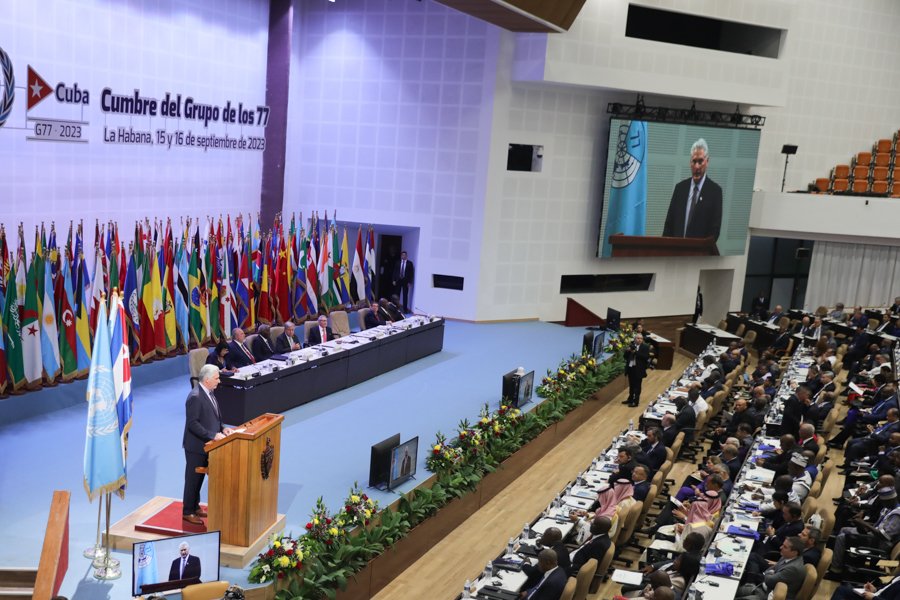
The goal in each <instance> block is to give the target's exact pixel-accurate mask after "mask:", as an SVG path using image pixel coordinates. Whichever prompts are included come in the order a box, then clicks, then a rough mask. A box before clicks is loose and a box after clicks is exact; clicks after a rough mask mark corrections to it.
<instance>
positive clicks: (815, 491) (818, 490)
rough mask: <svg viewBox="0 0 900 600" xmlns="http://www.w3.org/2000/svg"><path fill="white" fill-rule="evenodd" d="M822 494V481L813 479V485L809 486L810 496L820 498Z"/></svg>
mask: <svg viewBox="0 0 900 600" xmlns="http://www.w3.org/2000/svg"><path fill="white" fill-rule="evenodd" d="M821 494H822V482H821V481H813V484H812V487H811V488H809V496H808V497H809V498H818V497H819V496H820V495H821Z"/></svg>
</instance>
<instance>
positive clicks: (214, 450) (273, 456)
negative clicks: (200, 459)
mask: <svg viewBox="0 0 900 600" xmlns="http://www.w3.org/2000/svg"><path fill="white" fill-rule="evenodd" d="M283 420H284V417H283V416H281V415H275V414H272V413H266V414H264V415H260V416H258V417H256V418H255V419H253V420H252V421H247V422H246V423H244V424H243V425H241V426H240V427H237V428H236V429H237V430H239V431H240V433H233V434H231V435H229V436H227V437H225V438H224V439H221V440H218V441H212V442H209V443H207V444H206V446H205V449H206V451H207V453H209V467H207V472H208V473H209V506H208V508H207V510H208V512H209V519H208V522H207V524H206V528H207V530H209V531H215V530H217V529H218V530H219V531H221V532H222V543H223V544H232V545H235V546H250V545H251V544H253V542H254V541H256V540H257V538H258V537H259V536H260V535H262V534H263V533H264V532H265V531H266V530H268V529H269V528H270V527H271V526H272V525H274V524H275V522H276V520H277V519H278V510H277V509H278V470H279V467H280V464H281V457H280V454H281V450H280V448H281V422H282V421H283Z"/></svg>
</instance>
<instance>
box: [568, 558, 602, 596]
mask: <svg viewBox="0 0 900 600" xmlns="http://www.w3.org/2000/svg"><path fill="white" fill-rule="evenodd" d="M596 572H597V559H596V558H592V559H591V560H589V561H587V562H586V563H584V564H583V565H581V568H580V569H578V574H577V575H576V576H575V594H574V595H573V596H572V600H586V598H587V595H588V589H589V588H590V587H591V581H592V580H593V579H594V573H596Z"/></svg>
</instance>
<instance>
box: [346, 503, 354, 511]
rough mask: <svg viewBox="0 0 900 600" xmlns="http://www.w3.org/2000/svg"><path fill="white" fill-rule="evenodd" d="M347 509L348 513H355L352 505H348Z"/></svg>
mask: <svg viewBox="0 0 900 600" xmlns="http://www.w3.org/2000/svg"><path fill="white" fill-rule="evenodd" d="M345 508H346V510H347V512H353V507H352V506H351V505H349V504H348V505H347V506H346V507H345Z"/></svg>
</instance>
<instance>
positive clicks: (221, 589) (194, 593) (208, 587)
mask: <svg viewBox="0 0 900 600" xmlns="http://www.w3.org/2000/svg"><path fill="white" fill-rule="evenodd" d="M229 585H230V584H229V583H228V582H227V581H208V582H206V583H195V584H194V585H189V586H187V587H185V588H184V589H182V590H181V597H182V599H183V600H219V598H222V597H223V596H224V595H225V592H226V591H228V586H229Z"/></svg>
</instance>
